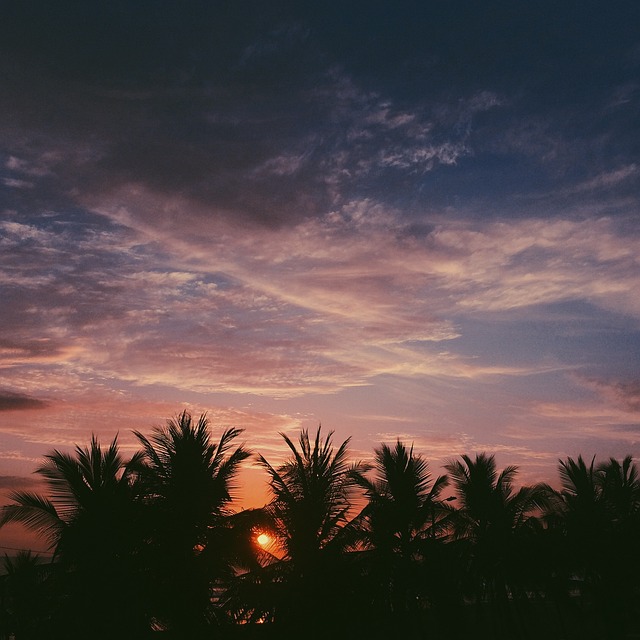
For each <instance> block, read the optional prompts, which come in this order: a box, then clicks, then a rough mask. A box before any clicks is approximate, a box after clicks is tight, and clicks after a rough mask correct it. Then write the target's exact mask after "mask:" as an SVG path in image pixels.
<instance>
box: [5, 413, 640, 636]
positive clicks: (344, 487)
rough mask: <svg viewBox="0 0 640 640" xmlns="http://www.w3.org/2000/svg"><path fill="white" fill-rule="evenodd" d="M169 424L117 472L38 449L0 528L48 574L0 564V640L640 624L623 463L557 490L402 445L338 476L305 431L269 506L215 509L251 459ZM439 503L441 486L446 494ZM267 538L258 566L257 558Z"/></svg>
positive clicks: (103, 460) (344, 455)
mask: <svg viewBox="0 0 640 640" xmlns="http://www.w3.org/2000/svg"><path fill="white" fill-rule="evenodd" d="M240 433H241V431H240V430H237V429H229V430H226V431H224V433H223V434H222V435H221V437H220V439H219V440H218V441H217V442H214V441H213V440H212V438H211V434H210V431H209V427H208V423H207V419H206V417H205V416H201V417H200V419H199V420H197V421H194V420H193V419H192V417H191V416H190V415H189V414H188V413H186V412H184V413H182V414H181V415H179V416H177V417H176V418H175V419H174V420H170V421H169V422H168V423H167V425H166V426H165V427H161V428H160V427H159V428H156V429H154V431H153V433H152V435H151V436H150V437H149V438H147V437H146V436H144V435H142V434H141V433H138V432H136V434H135V435H136V437H137V438H138V440H139V442H140V445H141V450H140V451H139V452H138V453H137V454H135V455H134V456H133V457H132V458H131V459H130V460H125V459H124V458H123V457H122V455H121V454H120V452H119V448H118V445H117V442H116V440H114V441H113V442H112V443H111V445H110V446H109V447H107V448H102V447H101V446H100V444H99V443H98V441H97V440H96V439H95V438H93V439H92V440H91V443H90V445H89V447H86V448H82V447H76V450H75V452H74V453H73V454H67V453H63V452H60V451H54V452H53V453H51V454H49V455H48V456H46V457H45V462H44V464H43V465H42V466H41V467H40V468H39V469H37V473H38V474H40V475H41V476H42V477H43V478H44V480H45V481H46V483H47V485H48V489H49V491H48V495H47V496H41V495H38V494H35V493H30V492H15V493H14V494H13V496H12V499H13V503H12V504H10V505H7V506H5V507H3V509H2V515H1V518H0V526H1V525H2V524H6V523H8V522H20V523H22V524H24V525H26V526H27V527H28V528H30V529H33V530H35V531H37V532H38V533H40V534H41V535H42V536H44V537H45V538H46V539H47V540H48V541H49V543H50V545H51V549H52V551H53V554H54V555H53V561H52V562H47V563H44V562H42V561H41V560H40V559H38V558H37V557H36V556H32V555H31V554H29V553H22V554H20V555H18V556H17V557H15V558H6V559H5V572H4V575H3V576H2V578H1V579H0V639H2V640H4V639H8V638H15V640H24V639H30V638H45V637H46V638H60V639H62V638H69V639H76V638H92V639H100V638H145V637H156V636H158V635H159V636H161V637H165V636H166V637H171V638H185V639H190V638H208V637H212V638H213V637H230V638H234V637H249V638H253V637H259V638H270V637H274V638H275V637H276V636H277V637H278V638H289V637H291V638H293V637H298V636H302V635H304V636H307V637H324V636H325V635H327V634H331V635H333V636H338V637H347V636H350V635H353V634H354V633H362V634H363V635H364V634H368V635H369V636H371V637H385V636H386V635H390V636H391V635H401V634H406V637H415V638H444V637H447V638H451V637H453V638H456V637H459V638H466V637H476V638H505V639H507V638H509V639H511V638H538V637H546V638H593V639H595V638H625V637H629V638H631V637H633V636H632V635H629V634H631V633H632V632H633V631H634V628H635V625H637V624H638V621H639V620H640V615H639V614H640V607H639V599H640V588H639V586H640V578H639V576H640V545H638V542H639V541H640V538H639V534H640V479H639V477H638V471H637V467H636V465H635V464H634V463H633V462H632V460H631V458H630V457H627V458H625V459H624V460H623V461H622V462H619V461H617V460H615V459H610V460H609V461H607V462H604V463H602V464H599V465H596V464H595V461H591V464H587V463H585V461H584V460H583V459H582V458H581V457H579V458H578V459H577V460H574V459H571V458H568V459H567V460H563V461H560V466H559V472H560V480H561V484H562V490H561V491H554V490H553V489H551V487H550V486H548V485H543V484H538V485H534V486H525V487H520V488H518V489H516V487H515V477H516V474H517V469H516V468H515V467H511V466H510V467H506V468H505V469H504V470H502V471H499V470H498V469H497V468H496V463H495V460H494V457H493V456H490V455H486V454H478V455H476V456H475V457H473V458H472V457H469V456H461V457H460V458H458V459H456V460H452V461H451V462H450V463H449V464H447V465H446V472H447V475H442V476H438V477H436V478H433V477H432V475H431V473H430V471H429V467H428V464H427V462H426V460H425V459H424V458H423V457H421V456H420V455H418V454H416V453H414V451H413V449H412V448H409V447H407V446H406V445H405V444H404V443H402V442H401V441H398V442H396V443H395V444H394V445H391V446H390V445H386V444H382V445H381V446H380V447H378V448H377V449H376V450H375V456H374V462H373V464H366V463H355V464H353V463H350V462H349V454H348V442H349V441H348V440H347V441H345V442H343V443H342V444H341V445H340V446H337V447H334V446H333V444H332V441H331V437H332V434H328V436H327V437H326V438H323V437H322V436H321V432H320V429H318V431H317V433H316V435H315V437H314V438H310V437H309V434H308V432H307V431H302V432H301V434H300V437H299V441H298V443H295V442H293V441H292V440H291V439H289V438H288V437H287V436H286V435H283V438H284V440H285V442H286V444H287V446H288V447H289V449H290V457H289V459H288V460H287V461H286V462H285V463H284V464H282V465H280V466H277V467H274V466H272V465H271V464H270V463H269V462H268V461H267V460H266V459H265V458H264V457H262V456H258V462H259V463H260V464H261V465H262V467H263V468H264V469H265V470H266V472H267V474H268V481H269V486H270V489H271V494H272V500H271V501H270V503H269V504H268V505H266V506H265V507H264V508H263V509H252V510H244V511H238V512H236V511H233V510H232V508H231V504H232V494H233V488H234V480H235V479H236V478H237V474H238V471H239V469H240V465H241V464H242V463H243V462H244V461H245V460H247V458H249V456H250V455H251V454H250V452H249V451H248V450H247V449H246V448H245V447H244V446H242V445H240V446H236V445H235V443H234V441H235V440H236V438H237V437H238V436H239V434H240ZM447 488H449V489H448V490H447ZM259 533H266V534H268V535H270V536H271V537H272V538H273V540H274V542H273V544H272V546H271V548H270V550H269V551H268V550H265V549H264V548H263V547H262V546H261V545H260V544H258V543H257V535H258V534H259Z"/></svg>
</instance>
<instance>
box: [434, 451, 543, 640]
mask: <svg viewBox="0 0 640 640" xmlns="http://www.w3.org/2000/svg"><path fill="white" fill-rule="evenodd" d="M446 469H447V471H448V472H449V474H450V477H451V479H452V481H453V484H454V486H455V488H456V490H457V493H458V498H459V509H458V510H457V513H456V517H455V519H454V520H453V534H454V538H456V539H460V540H464V541H466V544H467V551H468V553H469V556H468V558H469V559H468V562H469V564H468V577H469V579H470V585H469V586H470V588H471V590H472V593H473V595H474V597H475V602H476V606H477V613H478V616H481V615H482V611H483V610H484V606H483V604H484V603H487V604H488V605H489V609H490V612H491V615H490V620H489V622H490V624H493V625H494V626H495V627H496V628H495V630H494V633H495V634H496V636H497V637H500V634H504V635H505V637H513V634H515V633H520V632H523V630H522V629H520V631H518V630H517V623H516V620H515V619H514V618H513V615H512V607H510V606H509V598H510V597H511V598H512V599H515V597H516V596H520V597H522V596H523V595H524V593H525V591H524V589H522V588H521V580H522V579H523V577H524V576H523V574H526V569H527V567H526V566H523V565H522V561H523V560H526V558H527V553H526V546H525V545H524V544H523V538H524V539H525V540H526V542H527V545H528V537H529V536H528V534H530V533H531V532H532V531H536V529H537V528H538V527H539V519H538V515H539V512H540V511H541V510H542V509H544V508H545V507H546V506H547V505H548V503H549V495H550V489H549V487H547V486H546V485H535V486H531V487H526V486H525V487H521V488H520V489H518V490H517V491H516V490H515V488H514V480H515V476H516V475H517V467H515V466H507V467H505V468H504V469H503V470H502V471H501V472H498V470H497V468H496V463H495V457H494V456H492V455H491V456H490V455H487V454H486V453H480V454H477V455H476V456H475V459H472V458H470V457H469V456H467V455H463V456H461V459H460V460H455V461H452V462H450V463H448V464H447V465H446Z"/></svg>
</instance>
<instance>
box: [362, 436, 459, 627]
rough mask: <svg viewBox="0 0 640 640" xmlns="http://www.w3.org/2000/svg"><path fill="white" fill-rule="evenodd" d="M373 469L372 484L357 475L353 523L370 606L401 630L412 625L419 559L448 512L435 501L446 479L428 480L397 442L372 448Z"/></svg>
mask: <svg viewBox="0 0 640 640" xmlns="http://www.w3.org/2000/svg"><path fill="white" fill-rule="evenodd" d="M374 470H375V478H374V479H373V480H369V479H368V478H366V477H364V476H360V477H359V484H360V485H361V486H362V487H363V488H364V490H365V494H366V497H367V499H368V504H367V505H366V506H365V508H364V509H363V511H362V513H361V515H360V517H359V521H360V522H361V528H360V533H361V536H362V540H363V542H364V544H365V546H366V548H367V549H368V551H367V552H366V556H365V557H366V561H367V563H368V568H367V570H368V573H369V577H370V581H369V587H370V589H371V588H373V589H374V591H373V593H372V601H371V602H370V606H371V609H372V611H373V612H375V614H376V615H378V616H385V617H387V618H389V620H388V621H387V620H385V621H384V622H391V621H392V624H393V625H394V626H396V627H397V625H398V624H403V625H404V626H405V627H407V626H408V625H410V624H413V625H415V624H417V622H418V616H417V609H418V608H419V606H420V598H421V597H422V598H424V596H425V595H426V586H427V585H426V584H425V579H424V578H425V570H424V568H425V560H426V559H427V558H429V560H430V559H431V558H432V557H433V555H434V552H435V545H434V543H435V542H436V539H437V538H439V536H440V534H441V533H442V532H443V531H444V530H445V528H446V526H447V521H448V517H449V515H450V512H451V510H450V509H449V508H447V507H446V506H445V503H444V502H443V501H442V500H441V499H440V495H441V493H442V490H443V489H444V488H445V487H446V486H447V483H448V480H447V478H446V476H438V477H437V478H436V479H435V480H434V481H433V482H432V481H431V474H430V473H429V467H428V463H427V461H426V460H424V459H423V458H422V457H421V456H420V455H416V454H414V452H413V447H411V448H410V449H407V447H406V445H405V444H404V443H403V442H401V441H400V440H398V441H397V442H396V444H395V446H394V447H390V446H389V445H387V444H382V445H380V447H378V448H377V449H375V462H374ZM431 569H433V567H430V568H429V570H431Z"/></svg>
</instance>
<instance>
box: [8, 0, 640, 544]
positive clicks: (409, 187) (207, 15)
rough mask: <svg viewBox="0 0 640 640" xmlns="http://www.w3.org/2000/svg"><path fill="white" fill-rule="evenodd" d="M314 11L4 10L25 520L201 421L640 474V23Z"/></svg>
mask: <svg viewBox="0 0 640 640" xmlns="http://www.w3.org/2000/svg"><path fill="white" fill-rule="evenodd" d="M301 4H306V3H284V2H267V3H265V2H242V1H238V2H230V3H216V2H204V1H203V2H193V3H177V2H170V1H168V0H167V1H165V2H158V1H153V2H152V1H151V0H149V1H146V2H142V1H139V2H131V1H130V0H121V1H114V2H110V3H92V2H85V3H76V2H71V1H68V0H62V1H60V2H55V3H52V2H44V1H43V2H35V1H28V0H25V1H24V2H19V3H18V2H16V3H4V5H3V8H2V9H0V54H1V55H0V78H1V86H2V90H1V91H0V300H1V306H0V320H1V325H0V326H1V330H0V492H2V493H1V494H0V497H1V498H2V500H4V501H6V494H7V491H8V490H9V489H11V488H14V487H24V486H31V485H32V483H33V478H32V477H31V472H32V471H33V469H34V468H35V467H36V466H37V464H38V462H39V460H40V458H41V456H42V455H43V454H45V453H47V452H48V451H50V450H51V449H53V448H61V449H67V448H69V447H71V446H72V445H74V444H76V443H80V444H86V443H87V442H88V440H89V438H90V435H91V433H92V432H95V433H97V434H98V435H100V437H101V438H102V440H103V442H108V441H110V440H111V438H112V437H113V436H114V435H115V433H117V432H119V434H120V436H119V438H120V443H121V444H122V446H123V448H124V449H125V451H129V452H130V451H133V448H134V447H135V442H134V439H133V437H132V435H131V430H132V429H139V430H141V431H143V432H148V431H149V430H150V429H151V427H152V426H153V425H156V424H162V423H164V421H165V420H166V419H167V418H169V417H171V416H173V415H175V414H176V413H178V412H179V411H181V410H182V409H183V408H188V409H190V410H191V411H193V412H194V413H196V414H197V413H200V412H201V411H205V410H206V411H208V414H209V417H210V419H211V422H212V423H213V424H217V425H220V427H225V426H231V425H232V426H238V427H243V428H245V429H246V432H245V437H246V441H247V443H248V444H249V445H250V446H251V447H252V448H253V449H254V450H256V451H259V452H261V453H262V454H263V455H264V456H265V457H266V458H267V459H268V460H270V461H273V462H275V463H277V462H278V461H279V460H281V459H282V456H283V455H284V453H285V452H284V449H283V447H282V440H281V438H280V437H279V436H278V432H279V431H286V432H287V433H291V434H295V433H296V432H297V431H298V430H299V429H300V427H308V428H311V429H313V428H315V427H316V426H317V424H318V423H320V422H321V423H322V425H323V428H324V429H326V430H330V429H335V430H336V440H339V441H341V440H342V439H343V438H345V437H347V436H350V435H351V436H353V441H352V450H353V452H354V456H355V457H358V458H371V456H372V450H373V447H374V446H376V444H377V443H379V442H381V441H387V442H389V441H393V440H395V438H396V437H398V436H399V437H401V438H403V439H404V440H406V441H407V442H409V443H410V442H413V443H415V447H416V449H418V450H419V451H420V452H421V453H423V454H424V455H425V457H426V458H427V459H429V460H430V461H432V467H433V471H434V472H436V471H437V470H438V467H439V465H441V464H442V463H443V462H444V461H445V460H446V459H448V458H450V457H452V456H455V455H458V454H460V453H474V452H476V451H484V450H486V451H489V452H492V453H496V454H497V458H498V462H499V464H501V465H502V464H517V465H519V466H520V467H521V478H522V479H523V480H527V481H533V480H542V479H544V480H550V481H552V480H554V479H555V477H556V466H557V460H558V458H559V457H563V456H567V455H574V456H575V455H577V454H578V453H582V454H584V455H585V456H592V455H594V454H597V455H598V456H599V457H601V458H603V457H605V456H611V455H613V456H617V457H620V456H622V455H625V454H627V453H631V454H634V455H638V454H640V440H639V438H640V371H639V367H638V363H639V362H640V357H639V356H640V324H639V321H640V218H639V216H640V210H639V203H640V188H639V187H640V180H639V178H640V161H639V160H638V151H639V142H640V135H639V131H640V122H639V117H638V116H639V114H640V35H639V34H638V30H637V25H638V24H640V5H639V4H638V3H636V2H618V3H615V4H609V3H604V2H560V3H559V2H546V1H543V2H512V1H510V2H506V1H505V2H456V1H453V2H444V1H437V2H415V3H414V2H393V3H391V2H371V3H366V4H361V3H359V2H356V3H333V2H322V3H317V4H318V5H319V6H318V7H317V8H309V7H307V8H304V7H301V6H298V5H301ZM265 487H266V477H265V476H264V474H263V472H262V471H259V470H257V469H254V470H249V471H247V473H246V477H244V478H243V486H242V489H243V490H242V498H243V499H244V504H247V505H252V504H261V503H262V501H263V500H264V493H263V492H264V490H265ZM19 535H20V534H19V532H16V531H15V530H13V529H12V530H9V529H8V530H7V531H3V532H0V545H1V544H5V545H7V544H8V545H9V546H11V545H12V544H16V541H17V540H18V539H19V538H18V537H19Z"/></svg>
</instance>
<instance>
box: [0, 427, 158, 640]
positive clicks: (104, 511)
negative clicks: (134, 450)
mask: <svg viewBox="0 0 640 640" xmlns="http://www.w3.org/2000/svg"><path fill="white" fill-rule="evenodd" d="M137 459H138V457H137V456H134V458H133V459H132V460H130V461H125V460H124V459H123V457H122V456H121V454H120V452H119V448H118V444H117V437H116V438H114V440H113V441H112V443H111V444H110V446H109V447H108V448H107V449H106V450H103V449H102V448H101V446H100V443H99V441H98V439H97V438H96V437H95V436H93V437H92V438H91V443H90V445H89V446H88V447H84V448H82V447H80V446H76V448H75V451H74V454H73V455H72V454H68V453H65V452H61V451H58V450H55V451H53V453H51V454H48V455H47V456H45V463H44V464H43V465H42V466H40V467H39V468H38V469H37V470H36V473H38V474H39V475H41V476H42V477H43V478H44V479H45V482H46V484H47V487H48V489H49V496H50V497H45V496H41V495H39V494H36V493H33V492H28V491H16V492H14V493H12V494H11V499H12V500H13V504H10V505H7V506H5V507H4V508H3V510H2V516H1V517H0V526H2V525H4V524H6V523H8V522H20V523H22V524H23V525H25V526H26V527H27V528H29V529H31V530H34V531H36V532H37V533H38V534H40V535H41V536H43V537H44V538H46V539H47V541H48V542H49V545H50V548H51V549H53V550H54V557H55V559H57V560H58V562H59V563H60V566H61V567H62V568H63V569H64V580H65V584H64V585H63V586H62V590H63V591H64V593H65V595H66V596H67V597H66V599H65V600H64V601H63V602H62V603H61V606H60V607H59V610H58V614H59V616H62V617H65V618H66V619H65V622H64V625H65V628H66V630H65V634H66V636H68V637H70V638H75V637H86V633H87V625H88V624H91V621H92V620H95V619H98V618H100V619H102V620H103V622H102V624H101V625H100V628H98V629H96V630H95V633H94V637H96V638H98V637H112V636H113V635H114V634H119V635H121V637H129V636H128V635H126V634H128V633H133V634H135V635H138V637H141V634H142V633H143V632H144V630H145V629H146V622H145V619H144V609H143V608H142V607H139V606H137V597H136V593H137V586H139V585H138V566H137V564H136V557H137V556H136V550H137V549H138V548H139V538H138V530H137V523H138V522H139V512H138V507H137V503H136V501H135V491H136V487H135V483H134V481H133V480H134V479H133V474H132V467H133V466H135V464H136V463H137ZM59 573H60V572H59ZM52 636H53V632H52Z"/></svg>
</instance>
